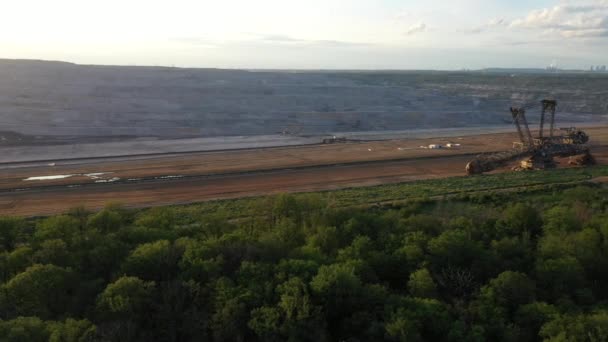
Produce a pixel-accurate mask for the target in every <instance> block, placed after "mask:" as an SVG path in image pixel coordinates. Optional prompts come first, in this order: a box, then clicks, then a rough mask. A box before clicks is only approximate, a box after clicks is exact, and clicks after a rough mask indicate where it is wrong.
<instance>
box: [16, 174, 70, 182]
mask: <svg viewBox="0 0 608 342" xmlns="http://www.w3.org/2000/svg"><path fill="white" fill-rule="evenodd" d="M74 176H77V175H52V176H36V177H29V178H26V179H24V181H26V182H28V181H41V180H54V179H65V178H70V177H74Z"/></svg>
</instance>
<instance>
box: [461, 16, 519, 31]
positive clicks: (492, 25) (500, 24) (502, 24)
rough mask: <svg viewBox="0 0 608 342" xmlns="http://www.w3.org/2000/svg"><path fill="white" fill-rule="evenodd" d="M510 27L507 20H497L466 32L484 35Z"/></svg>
mask: <svg viewBox="0 0 608 342" xmlns="http://www.w3.org/2000/svg"><path fill="white" fill-rule="evenodd" d="M508 25H509V22H508V21H507V20H506V19H504V18H495V19H492V20H490V21H488V22H487V23H485V24H483V25H480V26H477V27H474V28H472V29H470V30H467V31H466V32H467V33H483V32H486V31H490V30H492V29H495V28H499V27H506V26H508Z"/></svg>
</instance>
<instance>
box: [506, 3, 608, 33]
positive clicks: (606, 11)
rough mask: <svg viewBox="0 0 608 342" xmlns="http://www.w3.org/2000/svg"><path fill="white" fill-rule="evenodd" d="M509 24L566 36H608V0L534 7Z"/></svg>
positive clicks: (514, 26)
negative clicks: (541, 7)
mask: <svg viewBox="0 0 608 342" xmlns="http://www.w3.org/2000/svg"><path fill="white" fill-rule="evenodd" d="M510 27H511V28H515V29H531V30H543V31H544V34H545V35H557V36H560V37H563V38H589V37H608V1H606V0H599V1H587V2H583V3H580V2H579V3H577V4H573V3H571V2H565V3H562V4H559V5H557V6H554V7H551V8H544V9H538V10H534V11H532V12H530V13H529V14H528V15H527V16H526V17H524V18H520V19H517V20H514V21H513V22H512V23H511V24H510Z"/></svg>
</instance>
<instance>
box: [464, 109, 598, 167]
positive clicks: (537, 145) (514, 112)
mask: <svg viewBox="0 0 608 342" xmlns="http://www.w3.org/2000/svg"><path fill="white" fill-rule="evenodd" d="M541 105H542V112H541V115H540V127H539V131H538V136H537V137H533V136H532V133H531V132H530V128H529V125H528V120H527V119H526V109H525V108H511V116H512V117H513V122H514V123H515V128H516V129H517V133H518V136H519V141H517V142H515V143H513V148H512V149H510V150H508V151H503V152H496V153H491V154H482V155H479V156H477V157H476V158H475V159H474V160H472V161H471V162H469V163H468V164H467V166H466V172H467V174H468V175H475V174H481V173H484V172H489V171H492V170H494V169H496V168H498V167H501V166H504V165H506V164H507V163H509V162H512V161H515V160H520V162H519V163H518V165H517V166H515V167H514V168H513V169H514V170H518V171H519V170H541V169H547V168H551V167H555V161H554V157H570V160H569V163H570V164H571V165H590V164H593V163H594V159H593V156H592V155H591V153H590V150H589V146H587V145H586V144H587V142H588V141H589V136H588V135H587V133H585V132H584V131H581V130H579V129H576V128H575V127H570V128H562V129H560V131H561V134H560V135H555V110H556V108H557V102H556V101H555V100H543V101H542V102H541ZM547 114H548V116H549V117H548V119H549V132H548V133H549V134H548V136H546V135H545V127H544V126H545V119H546V117H547Z"/></svg>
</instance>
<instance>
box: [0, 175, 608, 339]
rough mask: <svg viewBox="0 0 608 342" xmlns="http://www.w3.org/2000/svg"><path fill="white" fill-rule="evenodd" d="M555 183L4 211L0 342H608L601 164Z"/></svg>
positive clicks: (546, 178)
mask: <svg viewBox="0 0 608 342" xmlns="http://www.w3.org/2000/svg"><path fill="white" fill-rule="evenodd" d="M598 170H600V171H598ZM554 172H555V173H553V172H530V173H516V174H512V175H506V176H503V175H489V176H479V177H469V178H456V179H447V180H436V181H425V182H417V183H416V182H415V183H407V184H397V185H388V186H382V187H371V188H365V189H350V190H341V191H334V192H323V193H311V194H297V195H288V194H282V195H277V196H272V197H260V198H253V199H241V200H230V201H218V202H210V203H206V204H197V205H188V206H175V207H159V208H151V209H143V210H142V209H129V208H124V207H122V206H121V205H120V204H108V205H107V206H106V207H105V209H103V210H101V211H99V212H89V211H87V210H85V209H83V208H74V209H72V210H70V211H69V212H67V213H65V214H62V215H57V216H53V217H44V218H17V217H1V218H0V341H311V342H312V341H315V342H317V341H519V342H524V341H555V342H557V341H560V342H562V341H592V342H596V341H608V301H607V300H608V290H607V289H608V211H607V206H608V189H606V188H604V186H603V185H602V184H601V183H598V182H595V183H594V182H588V181H586V180H588V179H590V178H593V177H595V176H597V175H598V174H597V173H598V172H599V173H600V175H602V174H605V173H606V169H589V170H586V171H580V170H574V171H559V170H557V171H554ZM501 184H502V188H503V189H504V188H508V189H509V191H504V190H497V189H498V188H499V187H501ZM473 190H475V191H473Z"/></svg>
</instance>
